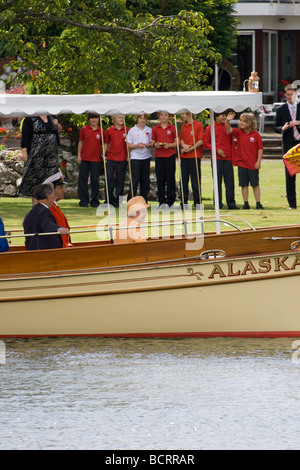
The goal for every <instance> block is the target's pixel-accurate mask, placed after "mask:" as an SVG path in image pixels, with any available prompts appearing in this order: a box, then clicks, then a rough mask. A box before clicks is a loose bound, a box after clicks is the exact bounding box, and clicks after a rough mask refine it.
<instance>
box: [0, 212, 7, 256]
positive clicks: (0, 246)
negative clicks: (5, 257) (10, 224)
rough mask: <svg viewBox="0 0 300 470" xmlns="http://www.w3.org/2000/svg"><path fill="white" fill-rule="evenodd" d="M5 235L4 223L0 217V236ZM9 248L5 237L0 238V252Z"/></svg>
mask: <svg viewBox="0 0 300 470" xmlns="http://www.w3.org/2000/svg"><path fill="white" fill-rule="evenodd" d="M3 235H6V232H5V230H4V224H3V222H2V219H1V217H0V236H3ZM8 250H9V245H8V241H7V239H6V238H0V252H2V253H3V252H4V251H8Z"/></svg>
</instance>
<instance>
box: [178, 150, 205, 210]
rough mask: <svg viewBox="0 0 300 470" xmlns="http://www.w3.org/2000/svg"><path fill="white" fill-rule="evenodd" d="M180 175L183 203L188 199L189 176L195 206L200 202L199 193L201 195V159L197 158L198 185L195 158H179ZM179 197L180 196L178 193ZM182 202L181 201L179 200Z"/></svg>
mask: <svg viewBox="0 0 300 470" xmlns="http://www.w3.org/2000/svg"><path fill="white" fill-rule="evenodd" d="M180 162H181V165H180V167H181V177H182V190H183V199H184V200H183V203H184V204H187V203H188V199H189V178H190V177H191V183H192V191H193V199H194V204H195V206H196V205H197V204H200V195H201V159H200V158H197V167H198V175H199V184H200V188H199V186H198V176H197V167H196V161H195V158H181V160H180ZM180 198H181V199H182V196H181V194H180ZM181 203H182V201H181Z"/></svg>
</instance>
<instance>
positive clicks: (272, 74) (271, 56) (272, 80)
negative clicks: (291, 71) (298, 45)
mask: <svg viewBox="0 0 300 470" xmlns="http://www.w3.org/2000/svg"><path fill="white" fill-rule="evenodd" d="M262 91H263V94H264V95H273V96H275V95H276V94H277V33H276V32H275V31H264V32H263V89H262Z"/></svg>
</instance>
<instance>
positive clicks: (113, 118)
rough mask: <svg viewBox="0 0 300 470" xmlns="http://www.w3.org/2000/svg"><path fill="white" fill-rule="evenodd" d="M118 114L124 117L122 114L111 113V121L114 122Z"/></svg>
mask: <svg viewBox="0 0 300 470" xmlns="http://www.w3.org/2000/svg"><path fill="white" fill-rule="evenodd" d="M118 116H122V117H124V114H113V115H112V117H111V120H112V122H116V119H117V117H118Z"/></svg>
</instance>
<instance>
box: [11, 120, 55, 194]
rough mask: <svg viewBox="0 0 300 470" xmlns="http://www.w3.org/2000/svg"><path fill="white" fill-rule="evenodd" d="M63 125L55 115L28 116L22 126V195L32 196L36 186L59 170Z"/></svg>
mask: <svg viewBox="0 0 300 470" xmlns="http://www.w3.org/2000/svg"><path fill="white" fill-rule="evenodd" d="M60 131H61V125H60V124H59V123H58V121H57V119H56V117H55V116H34V117H27V118H25V119H24V121H23V126H22V139H21V148H22V158H23V160H24V162H25V163H24V170H23V178H22V181H21V184H20V186H19V190H18V192H19V195H20V196H29V197H32V193H33V190H34V188H35V187H36V186H37V185H38V184H41V183H43V181H45V179H47V178H48V177H49V176H52V175H54V174H55V173H57V172H58V170H59V163H58V133H59V132H60Z"/></svg>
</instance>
